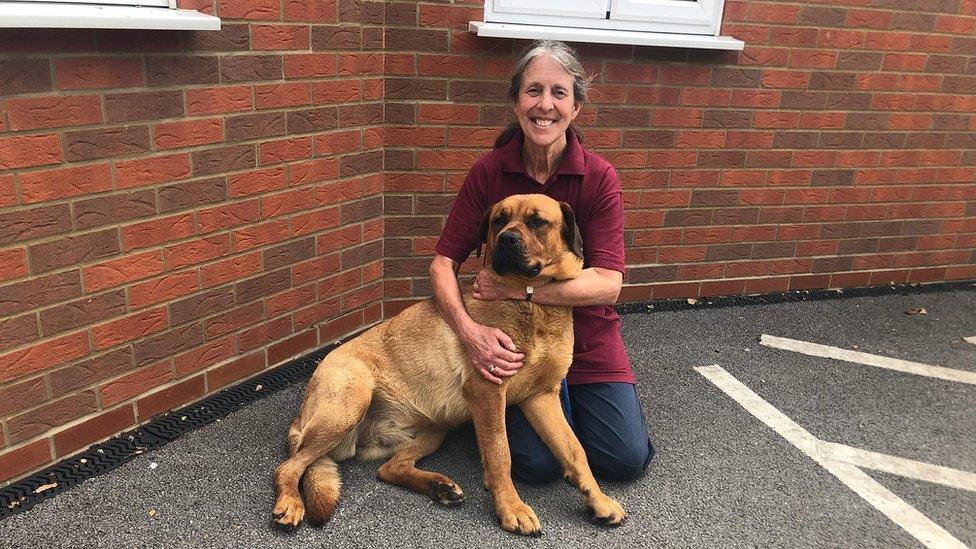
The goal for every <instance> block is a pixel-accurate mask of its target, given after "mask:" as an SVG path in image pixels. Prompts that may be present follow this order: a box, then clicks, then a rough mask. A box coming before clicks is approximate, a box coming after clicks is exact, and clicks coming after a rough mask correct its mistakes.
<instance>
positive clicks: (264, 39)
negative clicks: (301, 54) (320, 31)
mask: <svg viewBox="0 0 976 549" xmlns="http://www.w3.org/2000/svg"><path fill="white" fill-rule="evenodd" d="M251 46H252V49H254V50H306V49H308V47H309V30H308V27H307V26H305V25H268V24H255V25H251Z"/></svg>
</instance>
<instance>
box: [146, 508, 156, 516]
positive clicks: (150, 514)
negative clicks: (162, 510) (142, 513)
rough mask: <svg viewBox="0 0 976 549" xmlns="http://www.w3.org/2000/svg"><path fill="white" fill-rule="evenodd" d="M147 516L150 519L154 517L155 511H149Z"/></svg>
mask: <svg viewBox="0 0 976 549" xmlns="http://www.w3.org/2000/svg"><path fill="white" fill-rule="evenodd" d="M148 514H149V516H150V517H154V516H156V510H155V509H150V510H149V513H148Z"/></svg>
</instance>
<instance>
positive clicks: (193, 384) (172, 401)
mask: <svg viewBox="0 0 976 549" xmlns="http://www.w3.org/2000/svg"><path fill="white" fill-rule="evenodd" d="M204 392H205V389H204V379H203V376H197V377H194V378H190V379H188V380H186V381H183V382H180V383H177V384H176V385H172V386H170V387H167V388H166V389H163V390H161V391H157V392H155V393H152V394H150V395H149V396H146V397H143V398H140V399H139V400H138V402H137V405H138V407H139V421H145V420H148V419H149V418H151V417H153V416H156V415H159V414H161V413H163V412H165V411H167V410H173V409H176V408H179V407H180V405H182V404H186V403H188V402H190V401H193V400H196V399H198V398H200V397H202V396H203V394H204Z"/></svg>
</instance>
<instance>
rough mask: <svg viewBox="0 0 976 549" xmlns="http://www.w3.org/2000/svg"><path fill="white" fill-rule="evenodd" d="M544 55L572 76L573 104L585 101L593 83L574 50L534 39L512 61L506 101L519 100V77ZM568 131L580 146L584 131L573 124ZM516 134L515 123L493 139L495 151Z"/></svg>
mask: <svg viewBox="0 0 976 549" xmlns="http://www.w3.org/2000/svg"><path fill="white" fill-rule="evenodd" d="M543 55H548V56H549V57H551V58H552V59H553V60H554V61H555V62H556V63H559V66H560V67H562V68H563V70H565V71H566V72H567V73H569V74H570V75H572V77H573V102H574V103H575V104H580V103H583V102H585V101H586V94H587V91H588V90H589V88H590V82H591V81H592V80H593V77H592V76H586V72H585V71H584V70H583V63H581V62H580V60H579V56H577V55H576V51H575V50H573V48H571V47H569V46H567V45H566V44H565V43H564V42H559V41H556V40H536V41H534V42H532V43H531V44H529V46H528V47H527V48H525V50H524V51H523V52H522V55H520V56H519V58H518V60H517V61H515V66H514V67H512V80H511V84H510V85H509V87H508V100H509V101H511V102H512V103H515V102H516V101H518V96H519V91H521V90H522V76H523V75H524V74H525V69H526V67H528V66H529V63H531V62H532V61H533V60H534V59H536V58H538V57H542V56H543ZM569 130H570V131H571V132H573V133H574V134H576V139H578V140H579V142H580V143H582V142H583V132H582V131H580V129H579V128H578V127H577V126H576V125H575V124H570V125H569ZM518 131H519V124H518V122H512V123H511V124H509V125H508V126H506V127H505V128H504V129H502V132H501V133H500V134H499V135H498V137H496V138H495V145H494V146H495V148H496V149H497V148H500V147H502V146H504V145H505V144H506V143H508V142H509V141H511V139H512V137H514V136H515V134H516V133H518Z"/></svg>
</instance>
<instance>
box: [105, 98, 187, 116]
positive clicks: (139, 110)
mask: <svg viewBox="0 0 976 549" xmlns="http://www.w3.org/2000/svg"><path fill="white" fill-rule="evenodd" d="M183 113H184V107H183V92H181V91H179V90H174V91H152V92H132V93H109V94H105V117H106V119H107V121H108V122H133V121H136V120H158V119H161V118H175V117H179V116H183Z"/></svg>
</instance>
